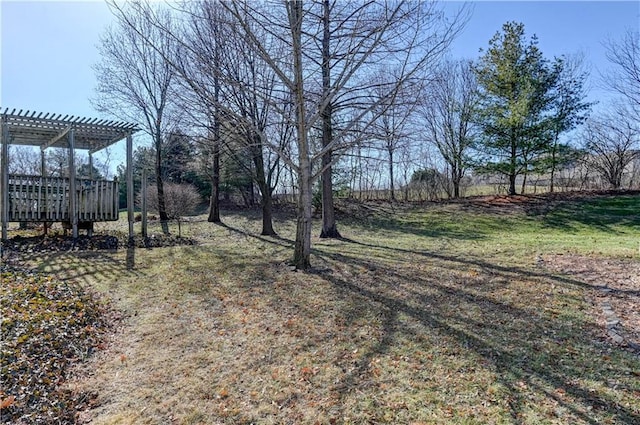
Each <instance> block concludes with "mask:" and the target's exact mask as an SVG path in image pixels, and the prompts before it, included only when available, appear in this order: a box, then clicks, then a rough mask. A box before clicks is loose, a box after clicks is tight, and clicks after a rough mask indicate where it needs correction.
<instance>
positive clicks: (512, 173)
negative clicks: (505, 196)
mask: <svg viewBox="0 0 640 425" xmlns="http://www.w3.org/2000/svg"><path fill="white" fill-rule="evenodd" d="M515 194H516V142H515V140H512V141H511V158H510V164H509V196H513V195H515Z"/></svg>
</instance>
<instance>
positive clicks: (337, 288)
mask: <svg viewBox="0 0 640 425" xmlns="http://www.w3.org/2000/svg"><path fill="white" fill-rule="evenodd" d="M639 210H640V201H639V200H638V197H631V196H629V197H626V198H619V199H610V198H602V199H596V200H593V201H588V202H586V203H569V204H566V205H561V206H560V207H558V208H555V209H552V210H551V211H547V212H546V213H545V214H542V213H537V212H535V211H533V212H532V211H526V210H523V211H522V212H520V213H508V212H505V211H503V212H496V210H494V209H487V210H486V211H484V210H482V208H480V207H474V206H471V207H470V206H469V205H466V204H445V205H439V206H435V207H430V208H427V209H426V210H413V211H408V212H403V213H400V214H397V215H392V214H387V213H384V212H379V213H377V214H375V215H370V216H364V215H362V216H360V218H359V219H358V220H353V221H350V222H348V223H345V222H342V223H341V227H340V230H341V233H342V234H343V235H344V236H346V238H347V240H343V241H335V240H318V239H316V240H314V251H313V258H312V262H313V264H314V266H315V269H314V271H313V272H312V273H299V272H293V271H291V270H290V269H289V268H288V267H287V266H286V265H285V262H286V261H287V260H288V259H289V258H290V255H291V253H292V240H291V238H292V237H293V227H292V226H293V223H292V222H290V221H286V220H285V221H282V222H280V223H278V224H277V229H278V230H279V231H280V233H281V235H282V238H264V237H260V236H257V235H258V234H259V228H258V227H257V226H258V225H259V222H258V221H256V220H253V219H252V218H247V217H246V216H241V215H233V216H226V217H225V222H226V223H228V227H221V226H213V225H210V224H208V223H190V224H188V225H187V226H186V227H185V228H183V231H184V232H185V233H186V234H188V235H189V234H190V235H198V236H199V237H201V238H202V239H203V241H204V244H203V245H200V246H195V247H174V248H163V249H153V250H143V249H136V250H135V251H133V250H130V251H129V252H119V253H116V254H105V253H98V254H89V253H85V254H82V255H78V254H75V255H68V254H58V255H55V256H49V257H47V258H36V257H34V258H33V261H40V260H43V263H42V266H41V268H42V269H43V270H45V271H50V272H53V273H55V274H56V275H58V276H60V277H64V278H69V277H71V278H75V279H77V280H79V281H81V282H84V283H85V284H89V285H93V286H95V287H97V288H98V289H99V290H101V291H104V292H106V293H108V294H110V295H111V297H112V298H113V299H114V300H115V303H116V305H117V306H118V307H119V308H121V309H122V310H124V311H125V313H126V314H128V319H127V321H126V323H127V326H126V327H125V328H124V329H122V331H121V333H119V334H118V335H117V339H116V340H115V341H114V343H113V346H112V348H111V350H109V351H106V352H105V353H103V355H102V356H101V357H99V358H97V359H96V360H95V373H94V374H92V375H91V376H89V377H87V378H86V379H85V380H84V381H83V382H82V383H81V384H82V385H84V386H87V387H90V388H92V389H95V390H97V391H98V393H99V397H100V401H101V403H102V405H101V406H100V407H99V408H97V409H96V410H95V411H94V412H93V413H92V415H93V416H94V422H95V423H169V422H172V423H174V422H175V423H182V424H197V423H203V424H211V423H372V422H373V423H416V424H418V423H460V424H471V423H478V424H480V423H514V422H517V423H522V422H523V423H532V424H533V423H596V422H597V423H634V422H635V423H637V422H639V421H640V407H639V405H638V403H637V400H638V397H640V383H639V381H640V380H639V379H638V370H640V361H639V360H638V358H637V357H634V356H633V355H631V354H629V353H626V352H623V351H619V350H616V349H613V350H612V349H610V348H609V347H608V345H607V344H606V343H603V342H602V341H599V340H598V338H597V337H596V335H597V334H599V333H601V330H600V329H598V328H597V327H596V323H595V318H594V317H593V316H592V315H591V313H590V306H589V304H588V302H587V295H588V291H589V290H590V288H589V287H588V285H586V284H585V283H584V282H582V281H581V280H580V276H557V275H553V274H552V273H551V272H549V271H547V270H546V269H545V268H544V267H543V266H540V265H537V264H536V257H537V256H538V255H539V254H546V253H550V252H556V253H562V252H567V251H571V252H576V253H580V254H585V255H593V256H594V259H598V258H602V257H606V256H616V257H632V259H629V261H637V258H638V240H639V234H640V232H639V230H638V229H639V227H638V226H639V225H640V221H639V220H640V219H639V218H638V216H637V215H634V214H637V213H636V212H637V211H639ZM315 233H316V234H317V230H316V232H315ZM594 261H595V260H594ZM132 262H133V263H135V268H134V269H133V270H128V269H127V263H129V264H131V263H132Z"/></svg>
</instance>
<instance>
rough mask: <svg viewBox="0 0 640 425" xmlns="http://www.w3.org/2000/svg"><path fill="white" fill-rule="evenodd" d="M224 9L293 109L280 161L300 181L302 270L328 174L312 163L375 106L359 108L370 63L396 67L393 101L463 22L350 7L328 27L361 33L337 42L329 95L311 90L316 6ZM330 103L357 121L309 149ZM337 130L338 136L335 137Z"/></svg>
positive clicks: (425, 9) (387, 6) (426, 11)
mask: <svg viewBox="0 0 640 425" xmlns="http://www.w3.org/2000/svg"><path fill="white" fill-rule="evenodd" d="M222 4H223V5H224V6H225V7H226V8H227V9H228V10H229V12H230V13H231V14H232V16H233V17H234V19H235V20H236V21H237V22H238V25H239V26H240V27H241V28H242V30H243V37H244V38H245V39H247V40H249V41H250V43H251V44H252V46H253V48H254V49H255V50H256V51H257V52H258V53H259V54H260V57H261V58H262V60H263V61H264V62H265V63H267V64H268V65H269V66H270V67H271V68H272V69H273V70H274V72H275V74H276V75H277V77H278V86H279V87H281V94H282V104H288V103H291V104H293V107H294V108H295V111H296V112H295V115H294V119H293V120H292V122H293V123H294V124H295V128H296V144H295V146H294V149H291V150H290V152H291V153H294V154H295V157H284V156H283V160H284V161H286V162H287V165H288V166H289V167H291V169H292V170H294V171H295V173H296V176H297V186H298V187H297V189H298V214H297V215H298V219H297V231H296V243H295V250H294V264H295V266H296V267H297V268H300V269H306V268H308V267H309V266H310V253H311V210H312V204H311V201H312V192H311V187H312V183H313V182H314V181H315V180H316V179H317V178H319V177H320V175H321V173H322V172H323V171H324V168H325V167H317V168H315V169H317V170H318V172H314V170H315V169H314V164H317V163H318V162H320V159H321V158H322V157H323V155H324V154H325V153H327V152H328V151H329V150H331V149H333V150H334V152H335V149H337V148H344V146H341V143H344V140H345V139H343V137H341V135H342V134H345V133H346V132H349V131H351V129H352V128H353V126H354V125H355V124H356V123H359V122H360V121H361V120H362V118H363V117H365V116H368V114H369V113H370V112H371V110H372V109H373V108H374V107H375V104H374V103H373V104H372V103H370V102H363V99H364V97H363V93H366V92H368V91H370V89H371V81H370V79H369V78H366V77H365V75H367V76H369V75H371V70H372V69H373V67H374V65H378V64H380V63H381V62H384V61H390V62H396V63H399V64H401V65H400V67H401V68H402V69H401V72H400V73H399V78H398V79H397V80H395V81H393V82H391V83H389V84H387V86H386V89H387V90H386V94H387V97H391V96H393V93H395V92H396V91H397V90H398V89H399V88H400V87H402V86H403V85H404V84H406V82H407V81H408V80H409V79H411V78H415V77H417V74H418V73H419V72H420V71H422V70H424V66H425V64H428V63H430V62H431V61H432V60H433V59H434V58H435V57H437V56H438V55H439V54H440V53H442V51H443V50H445V49H446V47H447V46H448V45H449V43H450V42H451V39H452V38H453V36H454V35H455V34H456V33H457V30H459V28H460V22H459V21H458V20H454V22H453V23H452V24H447V23H443V22H442V20H440V16H439V15H436V14H435V13H433V3H431V2H429V3H427V2H424V3H422V2H390V3H384V4H381V3H375V2H367V3H362V4H352V5H354V6H352V5H350V6H349V7H354V10H353V12H352V13H351V14H350V15H346V16H345V17H344V18H343V20H342V21H335V22H334V21H332V22H333V23H332V27H335V28H337V27H340V26H341V25H347V26H351V27H354V28H355V27H358V28H359V32H357V33H355V34H354V36H353V37H345V38H338V40H339V41H340V42H341V43H345V44H346V45H347V46H349V48H348V49H347V50H345V51H344V55H345V58H344V60H342V61H341V62H339V65H336V64H335V63H334V65H333V67H332V69H331V71H332V74H331V75H332V78H331V82H330V90H326V89H325V90H322V89H320V90H316V88H317V87H322V84H321V83H320V84H317V85H316V84H315V80H314V76H315V75H321V74H322V73H321V71H320V70H319V69H318V64H319V63H321V62H322V61H321V60H318V57H321V54H318V51H319V50H320V51H321V49H318V48H317V46H319V45H321V43H318V41H319V40H321V39H322V36H321V34H322V33H323V31H324V27H323V25H322V21H321V20H319V19H318V16H319V13H318V3H312V2H308V3H304V2H302V1H292V2H270V3H268V4H267V5H266V6H267V7H265V4H263V3H260V4H254V3H251V4H250V3H238V2H231V3H222ZM336 4H337V3H336ZM344 4H347V3H344ZM256 28H260V29H261V30H262V31H263V34H264V36H258V35H257V33H256V31H255V29H256ZM356 35H357V36H356ZM274 41H280V42H282V44H278V46H279V49H278V50H274V49H273V48H272V46H273V45H274ZM338 51H341V50H338ZM347 89H349V90H347ZM318 91H319V92H320V93H321V95H319V96H318V95H315V94H314V93H317V92H318ZM334 101H335V103H334V104H333V106H334V107H335V106H336V105H337V104H345V103H350V105H351V107H350V110H351V111H352V113H351V114H350V115H349V116H350V117H355V119H353V120H350V121H349V122H347V121H346V120H344V121H341V122H340V126H339V127H336V126H335V125H334V126H333V127H332V131H333V135H332V142H331V143H330V145H328V146H324V147H322V148H321V149H320V150H314V149H313V145H312V144H311V143H310V137H309V136H310V131H311V130H312V129H314V128H317V127H318V126H317V124H318V121H319V120H321V117H322V115H323V113H324V111H325V108H326V106H327V105H328V104H329V103H331V102H334ZM333 112H335V109H334V110H333ZM334 117H335V116H334ZM287 119H288V118H287ZM335 121H338V120H337V119H335V118H334V119H332V124H333V123H334V122H335ZM337 129H339V132H340V133H341V134H338V133H337V132H336V130H337ZM333 162H335V160H332V163H333Z"/></svg>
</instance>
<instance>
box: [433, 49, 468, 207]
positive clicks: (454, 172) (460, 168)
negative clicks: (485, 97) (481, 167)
mask: <svg viewBox="0 0 640 425" xmlns="http://www.w3.org/2000/svg"><path fill="white" fill-rule="evenodd" d="M423 96H424V97H423V101H422V105H423V106H422V116H423V117H424V120H425V121H424V122H425V127H426V132H427V134H426V138H427V140H428V141H429V142H430V143H432V144H433V145H435V146H436V148H437V150H438V152H439V153H440V155H441V156H442V159H443V160H444V162H445V163H446V164H447V169H448V174H449V176H448V180H450V181H451V185H452V186H453V193H452V195H453V197H454V198H457V197H459V196H460V182H461V181H462V178H463V177H464V175H465V172H466V171H467V169H468V167H469V165H470V158H469V150H470V148H471V147H472V146H473V145H474V143H475V141H476V138H477V128H476V126H475V125H474V123H473V112H474V110H475V108H476V104H477V101H478V84H477V81H476V78H475V74H474V73H473V71H472V68H471V63H470V62H468V61H445V62H443V63H442V65H441V66H440V68H439V69H438V72H437V74H436V75H435V77H434V78H433V79H432V80H431V82H430V83H429V84H427V85H426V88H425V91H424V95H423Z"/></svg>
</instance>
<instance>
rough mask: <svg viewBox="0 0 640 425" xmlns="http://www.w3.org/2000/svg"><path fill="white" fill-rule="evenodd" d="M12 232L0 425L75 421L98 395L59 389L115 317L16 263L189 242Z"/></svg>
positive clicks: (1, 311)
mask: <svg viewBox="0 0 640 425" xmlns="http://www.w3.org/2000/svg"><path fill="white" fill-rule="evenodd" d="M25 233H26V234H25V235H18V236H14V237H13V238H11V239H9V240H7V241H4V242H3V243H2V265H1V266H0V277H1V279H0V281H1V282H2V285H0V320H1V328H0V382H1V383H2V387H1V389H0V423H3V424H9V423H10V424H60V423H76V422H78V417H77V415H78V412H80V411H82V410H85V409H87V408H90V407H92V406H93V404H94V403H95V399H96V395H95V394H91V393H79V392H77V391H73V390H72V389H70V388H67V387H65V385H64V384H65V382H66V380H67V378H68V375H69V373H70V371H71V369H72V368H73V366H74V365H75V364H78V363H80V362H82V361H84V360H85V359H86V358H88V357H89V356H91V354H92V353H93V352H94V351H95V350H98V349H102V348H104V339H105V338H104V337H105V335H106V333H107V332H108V330H109V329H110V328H111V327H112V326H113V325H114V324H115V323H116V322H117V321H118V320H119V317H118V315H117V313H115V312H114V311H112V310H111V309H110V308H109V306H108V305H107V304H106V303H104V302H103V301H101V300H100V298H99V297H98V296H97V295H95V294H92V293H89V292H87V291H86V290H85V289H83V288H82V287H80V286H79V285H77V284H75V283H73V282H63V281H59V280H56V279H54V278H52V277H51V276H47V275H45V274H42V273H37V272H35V271H33V270H29V269H26V268H24V267H22V266H21V264H22V263H23V260H24V258H25V256H28V255H32V254H39V253H55V252H62V251H95V250H117V249H126V248H130V247H137V248H155V247H163V246H175V245H194V244H195V243H196V241H195V240H193V239H190V238H183V237H177V236H173V235H152V236H150V237H148V238H143V237H142V236H135V237H134V238H133V239H132V240H131V241H130V240H129V238H128V235H127V234H124V233H123V234H120V233H115V234H114V233H113V232H112V233H111V234H108V235H107V234H96V235H94V236H91V237H88V236H79V237H78V238H77V239H73V238H72V237H69V236H64V235H61V234H55V233H54V234H50V235H48V236H43V235H38V236H32V235H29V233H28V232H25Z"/></svg>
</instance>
